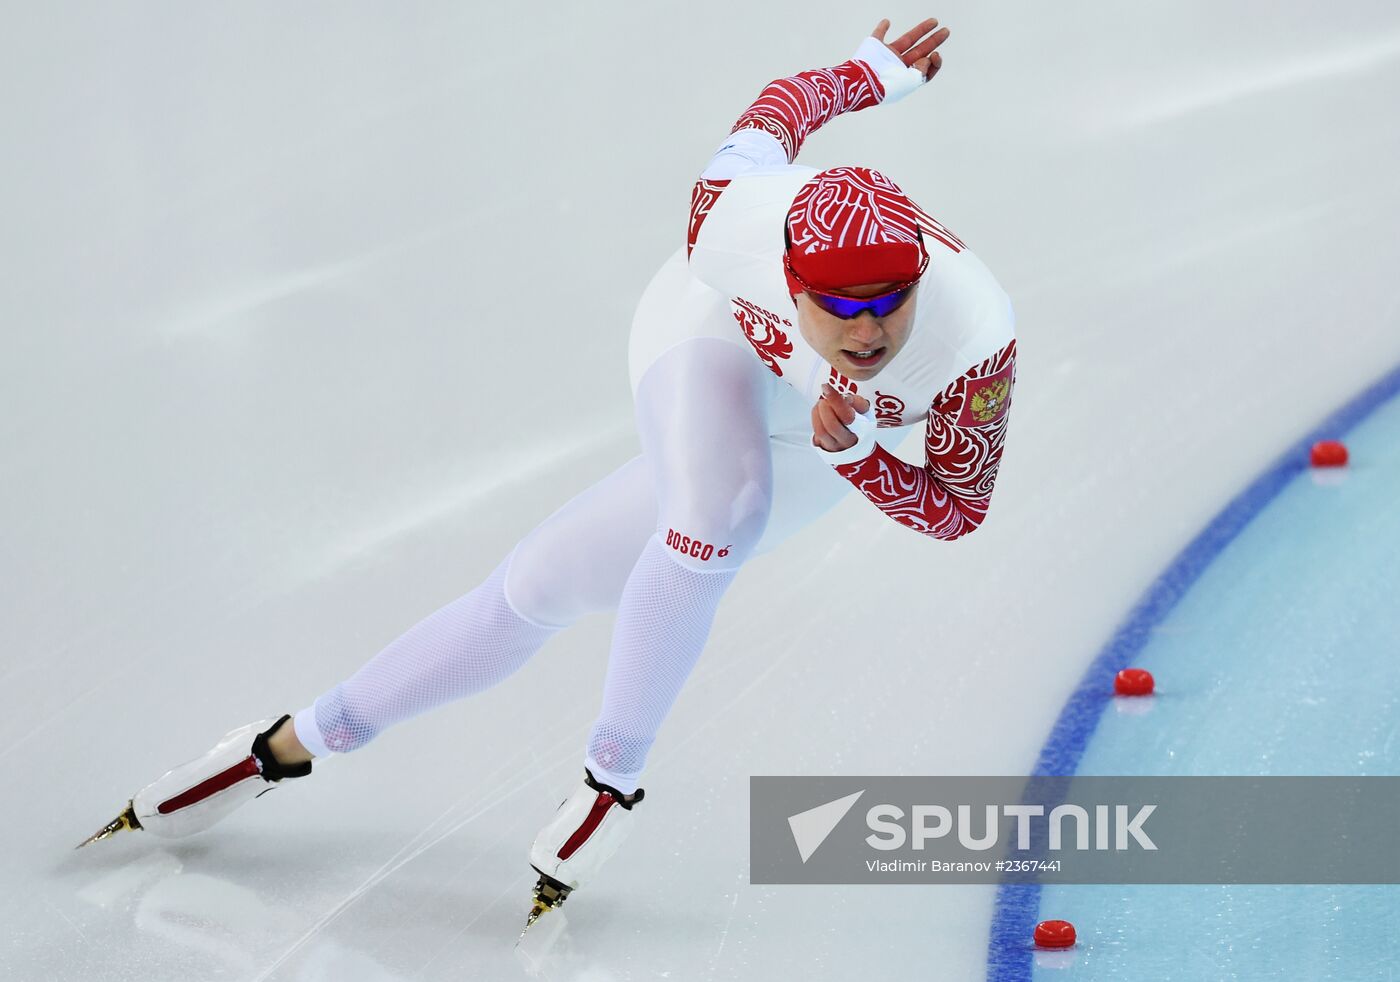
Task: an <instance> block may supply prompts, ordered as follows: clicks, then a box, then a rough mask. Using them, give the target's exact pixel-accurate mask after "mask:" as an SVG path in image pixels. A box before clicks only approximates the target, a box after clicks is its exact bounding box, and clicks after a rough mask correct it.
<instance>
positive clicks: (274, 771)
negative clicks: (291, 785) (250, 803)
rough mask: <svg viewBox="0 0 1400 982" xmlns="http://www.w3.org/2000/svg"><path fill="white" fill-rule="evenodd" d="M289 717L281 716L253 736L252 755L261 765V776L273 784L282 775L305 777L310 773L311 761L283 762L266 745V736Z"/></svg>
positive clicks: (272, 732) (270, 734)
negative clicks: (264, 729)
mask: <svg viewBox="0 0 1400 982" xmlns="http://www.w3.org/2000/svg"><path fill="white" fill-rule="evenodd" d="M291 718H292V717H291V716H283V717H282V718H281V719H279V720H278V721H277V722H276V723H273V724H272V725H271V726H269V727H268V728H267V732H265V733H259V734H258V735H257V736H256V737H254V738H253V756H254V757H256V758H258V763H259V764H261V765H262V776H263V780H265V781H271V782H273V783H274V784H275V783H276V782H278V781H280V780H282V779H283V778H284V777H306V775H308V774H310V773H311V761H309V760H307V761H302V762H301V763H300V764H284V763H282V762H281V761H279V760H278V759H277V758H276V757H275V756H273V753H272V748H271V747H269V746H268V745H267V741H268V738H269V737H271V736H272V734H274V733H276V732H277V731H278V730H279V729H281V727H282V724H283V723H285V722H287V720H289V719H291Z"/></svg>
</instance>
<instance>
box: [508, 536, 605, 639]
mask: <svg viewBox="0 0 1400 982" xmlns="http://www.w3.org/2000/svg"><path fill="white" fill-rule="evenodd" d="M556 547H557V543H556V542H554V541H552V537H551V536H549V535H545V534H541V533H540V531H539V530H537V531H536V532H535V533H533V534H531V535H529V536H526V538H525V539H524V540H523V541H522V542H521V543H520V544H519V545H517V546H516V547H515V551H514V552H512V553H511V556H510V563H509V564H508V566H507V567H506V575H505V581H504V583H503V584H502V591H503V592H504V594H505V601H506V603H507V605H509V607H510V609H511V610H512V611H514V613H515V614H516V615H518V616H519V617H521V618H522V619H524V620H527V621H530V622H531V623H533V624H537V625H539V626H540V627H548V628H564V627H568V626H569V625H570V624H573V623H574V622H575V621H577V620H578V619H579V618H581V617H583V616H584V615H585V614H589V613H592V611H593V609H595V604H593V603H592V598H590V597H589V596H588V595H587V591H586V590H585V589H582V587H583V584H581V583H580V582H579V574H578V571H577V570H575V569H574V564H572V563H570V562H568V561H567V559H566V558H565V557H564V556H561V555H560V551H559V550H558V549H557V548H556Z"/></svg>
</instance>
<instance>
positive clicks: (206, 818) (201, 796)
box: [78, 716, 311, 849]
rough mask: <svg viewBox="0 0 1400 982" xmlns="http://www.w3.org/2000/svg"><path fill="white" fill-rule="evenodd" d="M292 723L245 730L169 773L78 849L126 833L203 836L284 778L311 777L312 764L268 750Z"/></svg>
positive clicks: (267, 723) (264, 722)
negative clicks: (290, 761)
mask: <svg viewBox="0 0 1400 982" xmlns="http://www.w3.org/2000/svg"><path fill="white" fill-rule="evenodd" d="M290 719H291V717H290V716H283V717H282V718H281V719H278V720H272V719H265V720H260V721H259V722H257V723H249V724H248V725H247V726H240V727H239V728H238V729H236V730H234V731H233V732H231V733H229V734H227V735H226V736H225V737H224V738H223V739H222V740H220V741H219V742H218V744H216V745H215V746H214V748H213V749H212V750H210V751H209V752H208V753H206V754H204V756H202V757H196V758H195V759H194V760H192V761H189V762H188V763H185V764H181V765H180V766H179V767H177V768H175V769H174V770H172V771H167V772H166V773H165V775H164V776H162V777H160V778H159V779H157V780H156V781H155V782H153V783H151V784H148V785H146V786H145V787H144V788H142V789H141V790H140V791H138V792H136V794H135V795H134V796H133V797H132V799H131V801H129V802H128V803H127V806H126V811H124V812H122V813H121V814H120V815H118V816H117V817H116V818H115V819H113V820H112V821H111V822H110V823H109V824H107V825H106V826H105V827H104V828H102V829H100V830H98V831H97V832H95V833H93V834H92V835H90V836H89V837H88V838H86V839H84V840H83V841H82V842H80V843H78V848H79V849H81V848H82V847H83V846H85V845H87V844H88V843H90V842H96V841H98V840H99V839H107V838H110V837H111V836H113V835H116V834H117V833H118V832H120V831H121V830H122V829H132V830H137V829H144V830H146V831H147V832H150V833H151V834H152V835H158V836H162V837H165V838H174V837H178V836H184V835H192V834H194V833H195V832H203V831H204V830H205V829H207V828H209V827H210V826H211V825H213V824H214V823H216V822H218V821H219V820H220V819H222V818H223V817H224V816H225V815H227V814H228V813H229V812H231V811H233V810H234V809H235V808H237V807H238V806H239V805H241V804H243V803H244V802H245V801H250V800H252V799H253V798H256V797H257V796H258V795H260V794H262V793H263V792H264V791H270V790H271V789H272V788H273V787H275V786H276V784H277V782H278V781H281V780H282V779H283V778H288V777H304V776H305V775H307V774H310V773H311V763H310V761H308V762H306V763H304V764H295V765H292V766H286V765H283V764H281V763H279V762H278V761H277V758H276V757H274V756H273V755H272V751H271V750H269V749H268V746H267V741H268V737H270V736H272V734H273V733H275V732H277V729H278V728H279V727H281V726H283V725H285V724H286V723H287V722H288V721H289V720H290Z"/></svg>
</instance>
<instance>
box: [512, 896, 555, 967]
mask: <svg viewBox="0 0 1400 982" xmlns="http://www.w3.org/2000/svg"><path fill="white" fill-rule="evenodd" d="M536 909H538V910H539V912H540V913H538V914H537V913H535V910H536ZM545 911H550V912H551V913H550V914H549V916H548V917H546V918H544V923H543V924H536V923H535V921H536V920H538V919H539V917H540V916H541V915H542V914H543V913H544V912H545ZM530 913H531V915H532V917H533V919H532V920H530V922H529V924H527V925H526V926H525V930H524V931H521V932H520V937H519V939H517V940H516V942H515V957H516V959H517V960H518V961H519V962H520V965H521V967H522V968H524V969H525V974H526V975H529V976H531V977H532V978H533V977H537V976H539V975H540V973H541V972H544V970H545V969H546V968H547V967H548V966H549V965H550V964H555V966H556V968H557V967H558V966H557V962H558V960H559V958H560V957H561V952H560V951H559V950H556V949H558V947H559V942H560V939H561V938H562V937H563V935H564V930H565V927H566V926H567V924H568V920H567V919H566V916H565V914H564V912H563V911H562V910H559V909H557V908H552V907H538V905H537V907H536V908H532V909H531V911H530ZM531 925H533V926H531ZM548 974H551V975H553V974H555V973H553V972H550V973H548Z"/></svg>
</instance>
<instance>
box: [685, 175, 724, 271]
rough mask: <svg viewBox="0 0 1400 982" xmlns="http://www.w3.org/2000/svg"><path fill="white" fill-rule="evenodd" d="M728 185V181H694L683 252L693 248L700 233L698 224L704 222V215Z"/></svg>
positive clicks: (689, 251) (687, 252) (686, 252)
mask: <svg viewBox="0 0 1400 982" xmlns="http://www.w3.org/2000/svg"><path fill="white" fill-rule="evenodd" d="M727 187H729V182H728V181H706V180H699V181H696V182H695V187H694V188H692V189H691V191H690V224H689V225H688V226H687V228H686V232H685V254H686V255H687V256H689V255H690V253H691V250H693V249H694V248H695V240H696V238H698V237H699V235H700V226H701V225H703V224H705V219H706V217H708V216H709V214H710V209H711V208H713V207H714V206H715V201H716V200H718V199H719V196H720V195H721V194H722V193H723V192H724V189H725V188H727Z"/></svg>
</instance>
